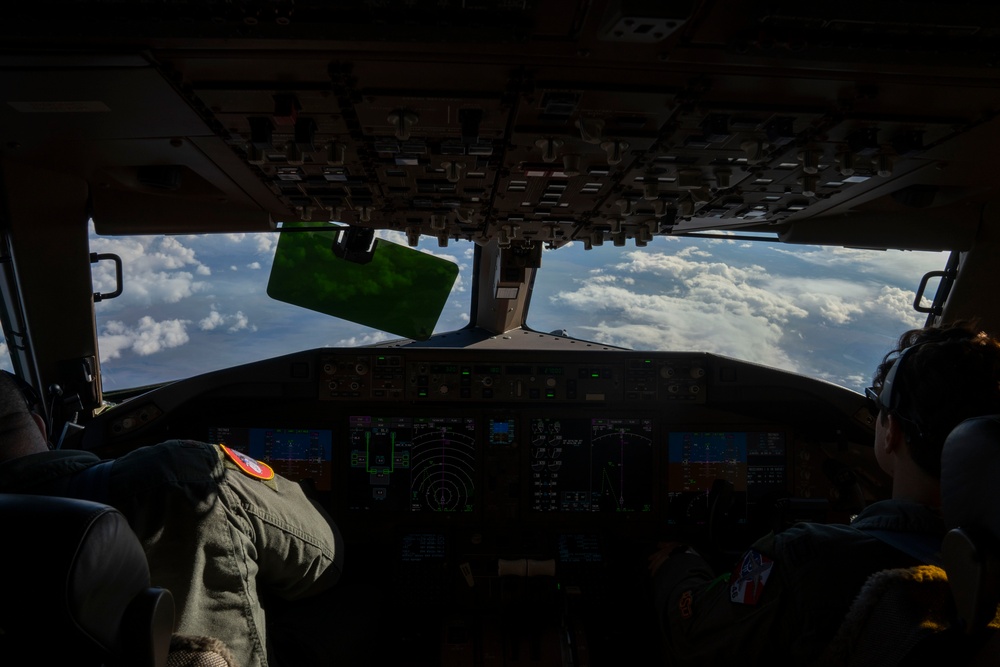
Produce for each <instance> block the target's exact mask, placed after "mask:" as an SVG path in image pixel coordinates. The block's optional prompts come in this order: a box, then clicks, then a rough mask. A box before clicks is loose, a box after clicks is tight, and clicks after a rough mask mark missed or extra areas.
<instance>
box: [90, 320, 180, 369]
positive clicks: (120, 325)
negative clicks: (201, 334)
mask: <svg viewBox="0 0 1000 667" xmlns="http://www.w3.org/2000/svg"><path fill="white" fill-rule="evenodd" d="M188 324H190V322H188V321H186V320H163V321H160V322H157V321H156V320H154V319H153V318H152V317H149V316H145V317H142V318H140V319H139V321H138V323H137V324H136V326H134V327H130V326H128V325H126V324H125V323H124V322H121V321H119V320H111V321H109V322H107V323H105V325H104V330H103V332H102V333H101V334H100V335H99V337H98V339H99V347H100V350H101V362H102V363H103V362H104V361H107V360H109V359H117V358H119V357H121V356H122V355H123V354H124V353H126V352H131V353H133V354H136V355H138V356H140V357H146V356H149V355H151V354H156V353H157V352H161V351H163V350H165V349H169V348H174V347H180V346H181V345H184V344H186V343H187V342H188V341H189V340H190V338H189V337H188V333H187V325H188Z"/></svg>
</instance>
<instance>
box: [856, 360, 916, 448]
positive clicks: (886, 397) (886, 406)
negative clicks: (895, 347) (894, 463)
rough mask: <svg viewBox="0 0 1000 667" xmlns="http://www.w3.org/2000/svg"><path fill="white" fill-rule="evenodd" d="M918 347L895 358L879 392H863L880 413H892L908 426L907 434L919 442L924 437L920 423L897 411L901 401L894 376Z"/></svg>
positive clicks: (872, 390) (870, 390)
mask: <svg viewBox="0 0 1000 667" xmlns="http://www.w3.org/2000/svg"><path fill="white" fill-rule="evenodd" d="M918 347H920V345H911V346H910V347H908V348H906V349H905V350H903V351H902V352H901V353H900V355H899V357H897V358H896V363H894V364H893V365H892V367H891V368H890V369H889V372H888V373H886V375H885V380H883V381H882V391H881V392H878V393H876V392H875V390H874V389H872V388H871V387H869V388H868V389H866V390H865V394H866V395H867V396H868V398H870V399H872V400H873V401H875V405H876V406H877V407H878V408H879V410H880V411H881V410H885V411H886V413H893V414H894V415H895V416H896V418H897V419H899V420H900V421H902V422H904V424H906V425H908V426H909V427H910V428H909V429H908V432H909V433H910V434H911V435H912V436H913V437H915V438H916V439H918V440H920V439H922V438H923V437H924V433H923V429H921V428H920V423H919V422H918V421H917V420H915V419H911V418H908V417H904V416H903V415H901V414H900V410H899V409H900V406H901V405H902V403H903V399H902V398H901V393H900V391H899V389H897V388H896V387H895V383H896V376H897V375H899V369H900V368H902V367H903V364H905V363H906V360H907V358H908V357H909V356H910V353H911V352H913V351H914V350H916V349H917V348H918Z"/></svg>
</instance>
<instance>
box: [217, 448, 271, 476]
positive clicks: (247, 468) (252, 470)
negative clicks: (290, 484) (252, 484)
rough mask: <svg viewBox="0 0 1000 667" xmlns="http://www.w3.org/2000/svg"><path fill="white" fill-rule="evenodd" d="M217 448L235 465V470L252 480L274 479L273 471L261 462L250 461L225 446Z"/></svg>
mask: <svg viewBox="0 0 1000 667" xmlns="http://www.w3.org/2000/svg"><path fill="white" fill-rule="evenodd" d="M219 447H221V448H222V451H223V452H225V454H226V456H228V457H229V460H230V461H232V462H233V463H235V464H236V467H237V468H239V469H240V470H242V471H243V472H245V473H246V474H247V475H249V476H250V477H253V478H254V479H262V480H264V481H267V480H270V479H274V470H273V469H272V468H271V466H269V465H267V464H266V463H264V462H263V461H258V460H256V459H252V458H250V457H249V456H247V455H246V454H244V453H243V452H238V451H236V450H235V449H231V448H229V447H226V446H225V445H219Z"/></svg>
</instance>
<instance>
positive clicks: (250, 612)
mask: <svg viewBox="0 0 1000 667" xmlns="http://www.w3.org/2000/svg"><path fill="white" fill-rule="evenodd" d="M97 463H99V459H98V458H97V456H95V455H94V454H92V453H89V452H80V451H52V452H42V453H38V454H31V455H28V456H24V457H21V458H18V459H12V460H10V461H7V462H5V463H2V464H0V491H3V492H14V493H34V494H47V495H73V494H71V493H69V489H70V487H69V484H70V480H71V479H72V477H73V476H74V474H76V473H79V472H80V471H82V470H84V469H86V468H89V467H91V466H93V465H95V464H97ZM107 487H108V488H107V489H106V492H107V498H108V500H107V502H108V504H110V505H113V506H114V507H116V508H117V509H118V510H119V511H121V512H122V514H124V515H125V517H126V518H127V519H128V521H129V524H130V525H131V526H132V529H133V530H134V531H135V533H136V535H138V537H139V540H140V541H141V542H142V545H143V548H144V549H145V551H146V556H147V559H148V560H149V569H150V573H151V581H152V584H153V585H154V586H160V587H163V588H166V589H168V590H169V591H170V592H171V593H172V594H173V597H174V601H175V604H176V607H177V628H176V631H177V632H179V633H182V634H188V635H209V636H213V637H216V638H218V639H221V640H222V641H224V642H225V643H226V644H227V645H228V646H229V648H230V650H231V651H232V652H233V655H234V656H235V657H236V659H237V660H238V661H239V664H240V665H241V667H258V666H263V665H267V660H268V654H267V640H266V634H265V617H264V610H263V609H262V607H261V605H260V598H259V593H266V594H269V595H275V596H278V597H280V598H282V599H286V600H294V599H297V598H301V597H304V596H308V595H312V594H316V593H319V592H322V591H324V590H326V589H328V588H329V587H330V586H332V585H333V584H334V583H335V582H336V581H337V579H338V577H339V576H340V572H341V567H342V565H343V541H342V538H341V536H340V533H339V531H338V529H337V527H336V525H335V524H334V523H333V521H332V520H331V519H330V518H329V517H328V516H327V515H326V513H325V512H323V510H322V509H320V508H319V506H318V505H316V504H314V503H313V502H312V501H311V500H310V499H309V498H307V497H306V496H305V494H304V493H303V491H302V489H301V487H300V486H299V485H298V484H297V483H295V482H291V481H289V480H287V479H284V478H282V477H280V476H278V475H275V476H274V477H273V478H272V479H271V480H269V481H264V480H262V479H258V478H256V477H254V476H253V475H251V474H249V473H247V472H244V471H243V470H241V469H240V468H239V466H237V465H236V463H235V462H234V461H233V460H232V459H231V458H230V457H229V456H228V455H227V454H225V452H223V450H222V449H221V448H220V447H219V446H217V445H209V444H205V443H199V442H191V441H169V442H165V443H162V444H159V445H154V446H151V447H143V448H141V449H137V450H135V451H133V452H129V453H128V454H125V455H124V456H122V457H120V458H118V459H116V460H115V461H114V463H113V466H112V467H111V469H110V472H109V473H108V477H107Z"/></svg>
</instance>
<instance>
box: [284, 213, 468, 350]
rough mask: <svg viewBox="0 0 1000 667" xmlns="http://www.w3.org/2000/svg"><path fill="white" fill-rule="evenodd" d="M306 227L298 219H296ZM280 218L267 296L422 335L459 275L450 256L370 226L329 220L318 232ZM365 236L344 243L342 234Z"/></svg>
mask: <svg viewBox="0 0 1000 667" xmlns="http://www.w3.org/2000/svg"><path fill="white" fill-rule="evenodd" d="M299 226H304V225H299ZM295 227H296V226H295V225H288V224H286V225H284V226H283V230H284V231H282V232H281V235H280V236H279V238H278V248H277V250H276V251H275V255H274V264H273V265H272V267H271V277H270V279H269V280H268V283H267V294H268V296H270V297H271V298H272V299H277V300H278V301H284V302H286V303H290V304H292V305H295V306H301V307H302V308H308V309H309V310H315V311H317V312H320V313H325V314H327V315H332V316H334V317H339V318H341V319H344V320H349V321H351V322H356V323H358V324H362V325H364V326H367V327H372V328H374V329H381V330H382V331H387V332H389V333H393V334H396V335H398V336H403V337H405V338H413V339H416V340H426V339H427V338H429V337H430V335H431V334H432V333H433V332H434V325H435V324H437V321H438V318H439V317H440V316H441V311H442V310H444V305H445V302H446V301H447V300H448V295H449V294H450V293H451V288H452V286H453V285H454V284H455V279H456V278H457V277H458V266H457V265H456V264H454V263H453V262H449V261H448V260H445V259H441V258H440V257H435V256H433V255H429V254H427V253H425V252H421V251H419V250H415V249H413V248H408V247H406V246H401V245H398V244H396V243H390V242H389V241H385V240H383V239H376V240H375V242H374V245H372V246H371V250H368V245H367V241H370V239H371V232H370V230H358V229H353V230H351V229H350V228H346V227H331V231H325V230H323V231H316V229H317V228H316V226H315V224H313V225H311V226H309V227H308V230H309V231H306V230H304V229H299V230H296V229H295ZM352 231H360V232H361V236H362V237H363V236H364V232H365V231H367V232H368V237H367V239H364V238H362V239H359V240H360V241H362V242H363V247H360V249H359V244H358V243H357V240H356V241H355V243H353V244H352V247H350V248H347V249H345V244H344V240H345V237H348V240H350V239H349V233H350V232H352Z"/></svg>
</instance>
